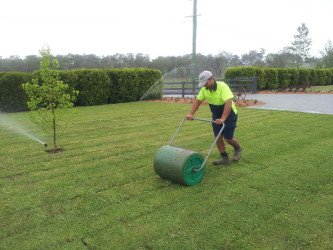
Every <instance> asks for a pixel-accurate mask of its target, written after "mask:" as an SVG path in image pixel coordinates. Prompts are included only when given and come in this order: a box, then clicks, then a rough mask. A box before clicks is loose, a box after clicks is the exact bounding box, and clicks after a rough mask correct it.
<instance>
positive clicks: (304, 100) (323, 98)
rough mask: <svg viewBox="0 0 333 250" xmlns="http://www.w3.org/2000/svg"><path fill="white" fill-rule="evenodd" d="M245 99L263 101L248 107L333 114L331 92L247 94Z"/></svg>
mask: <svg viewBox="0 0 333 250" xmlns="http://www.w3.org/2000/svg"><path fill="white" fill-rule="evenodd" d="M246 99H253V100H258V101H262V102H265V104H263V105H258V106H250V107H248V108H255V109H271V110H289V111H297V112H305V113H316V114H329V115H333V94H247V95H246Z"/></svg>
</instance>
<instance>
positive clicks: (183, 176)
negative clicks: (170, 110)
mask: <svg viewBox="0 0 333 250" xmlns="http://www.w3.org/2000/svg"><path fill="white" fill-rule="evenodd" d="M185 120H186V117H185V118H184V119H183V120H182V122H181V123H180V125H179V127H178V129H177V131H176V133H175V134H174V136H173V137H172V139H171V141H170V143H169V145H166V146H163V147H161V148H160V149H159V150H158V151H157V152H156V154H155V158H154V170H155V172H156V174H158V175H159V176H160V177H162V178H163V179H168V180H170V181H172V182H175V183H179V184H181V185H184V186H194V185H196V184H198V183H199V182H200V181H201V179H202V178H203V176H204V174H205V170H206V162H207V160H208V158H209V155H210V153H211V152H212V150H213V148H214V146H215V144H216V142H217V140H218V138H219V136H220V135H221V133H222V131H223V129H224V126H225V125H224V123H223V125H222V128H221V130H220V131H219V133H218V135H217V136H216V138H215V140H214V143H213V145H212V146H211V147H210V150H209V152H208V154H207V155H206V158H204V157H203V156H202V154H199V153H197V152H195V151H193V150H189V149H184V148H179V147H174V146H171V144H172V143H173V141H174V139H175V137H176V135H177V134H178V132H179V130H180V128H181V126H182V125H183V124H184V122H185ZM194 120H196V121H204V122H212V123H213V122H215V121H211V120H206V119H199V118H194Z"/></svg>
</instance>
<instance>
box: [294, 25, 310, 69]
mask: <svg viewBox="0 0 333 250" xmlns="http://www.w3.org/2000/svg"><path fill="white" fill-rule="evenodd" d="M308 35H309V29H308V28H307V27H306V25H305V23H302V25H301V26H299V27H298V28H297V34H296V35H294V39H295V40H294V41H293V42H292V43H291V44H292V46H290V50H291V52H292V53H293V54H294V56H295V63H296V68H299V67H300V65H302V64H303V62H304V60H305V59H306V58H308V57H309V56H310V54H309V51H310V46H311V44H312V39H310V38H308Z"/></svg>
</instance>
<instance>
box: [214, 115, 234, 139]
mask: <svg viewBox="0 0 333 250" xmlns="http://www.w3.org/2000/svg"><path fill="white" fill-rule="evenodd" d="M219 118H221V117H219ZM219 118H218V119H219ZM213 120H215V119H214V117H213ZM236 123H237V115H236V119H235V120H234V121H225V122H224V124H225V127H224V129H223V131H222V135H223V137H224V138H225V139H228V140H231V139H233V138H234V132H235V128H236ZM212 127H213V132H214V135H215V136H217V135H218V134H219V132H220V130H221V128H222V124H220V125H217V124H216V123H212Z"/></svg>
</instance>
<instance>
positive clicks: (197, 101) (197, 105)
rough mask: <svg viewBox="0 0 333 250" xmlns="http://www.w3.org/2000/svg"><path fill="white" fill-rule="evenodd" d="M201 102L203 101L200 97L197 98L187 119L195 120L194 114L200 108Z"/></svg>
mask: <svg viewBox="0 0 333 250" xmlns="http://www.w3.org/2000/svg"><path fill="white" fill-rule="evenodd" d="M201 103H202V101H199V100H198V99H196V100H195V102H194V103H193V106H192V109H191V111H190V113H189V114H188V115H187V120H193V115H194V113H195V112H196V111H197V110H198V108H199V106H200V105H201Z"/></svg>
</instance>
